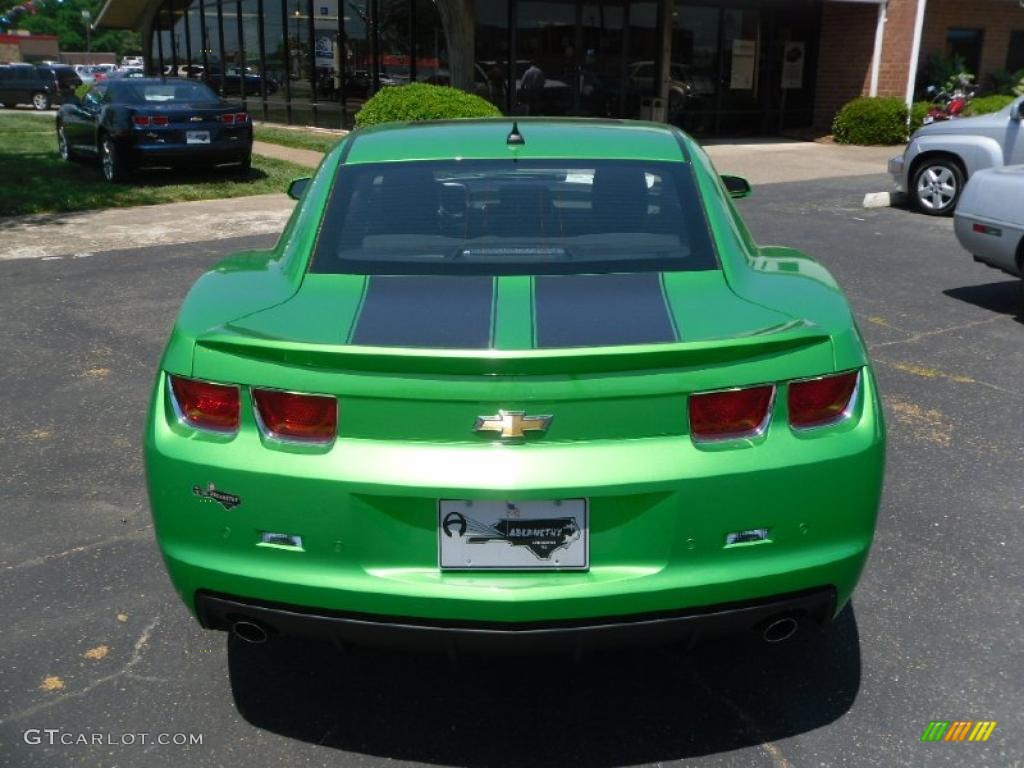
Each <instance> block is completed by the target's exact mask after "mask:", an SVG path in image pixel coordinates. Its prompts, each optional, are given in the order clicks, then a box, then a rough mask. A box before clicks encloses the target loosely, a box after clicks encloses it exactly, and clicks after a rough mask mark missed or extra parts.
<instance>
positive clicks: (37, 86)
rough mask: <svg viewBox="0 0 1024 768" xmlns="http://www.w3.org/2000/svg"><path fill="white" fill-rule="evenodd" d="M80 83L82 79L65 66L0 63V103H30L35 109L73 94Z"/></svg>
mask: <svg viewBox="0 0 1024 768" xmlns="http://www.w3.org/2000/svg"><path fill="white" fill-rule="evenodd" d="M81 84H82V79H81V78H80V77H79V76H78V74H77V73H76V72H75V70H74V69H72V68H71V67H68V66H61V65H58V66H46V67H34V66H31V65H26V64H14V65H10V66H6V67H0V107H10V108H13V107H16V106H17V105H19V104H31V105H32V106H33V107H34V108H36V109H38V110H43V109H49V108H50V107H52V106H56V105H58V104H63V103H65V102H66V101H68V99H71V98H73V97H74V95H75V88H77V87H78V86H80V85H81Z"/></svg>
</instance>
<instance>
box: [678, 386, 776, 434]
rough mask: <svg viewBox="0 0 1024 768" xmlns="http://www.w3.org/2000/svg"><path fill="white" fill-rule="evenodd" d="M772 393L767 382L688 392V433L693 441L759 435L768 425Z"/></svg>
mask: <svg viewBox="0 0 1024 768" xmlns="http://www.w3.org/2000/svg"><path fill="white" fill-rule="evenodd" d="M774 395H775V387H774V386H772V385H770V384H768V385H764V386H759V387H747V388H745V389H729V390H724V391H721V392H702V393H698V394H695V395H690V433H691V434H692V435H693V438H694V439H695V440H724V439H728V438H737V437H754V436H756V435H759V434H761V432H763V431H764V429H765V427H766V426H767V425H768V418H769V411H770V409H771V404H772V399H773V397H774Z"/></svg>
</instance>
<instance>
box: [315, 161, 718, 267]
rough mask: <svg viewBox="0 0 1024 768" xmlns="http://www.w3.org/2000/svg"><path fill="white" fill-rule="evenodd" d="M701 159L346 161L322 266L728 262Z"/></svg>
mask: <svg viewBox="0 0 1024 768" xmlns="http://www.w3.org/2000/svg"><path fill="white" fill-rule="evenodd" d="M717 268H718V262H717V259H716V258H715V254H714V250H713V248H712V245H711V238H710V236H709V233H708V228H707V222H706V219H705V217H704V212H703V209H702V207H701V201H700V197H699V195H698V193H697V190H696V185H695V183H694V179H693V172H692V169H691V168H690V166H689V165H688V164H686V163H681V162H655V161H651V162H646V161H632V160H518V161H517V160H513V159H508V160H450V161H431V162H394V163H374V164H355V165H342V166H341V168H340V169H339V171H338V175H337V178H336V179H335V182H334V187H333V189H332V191H331V195H330V200H329V201H328V205H327V211H326V214H325V216H324V221H323V225H322V226H321V230H320V235H319V238H318V241H317V246H316V250H315V253H314V257H313V261H312V264H311V266H310V270H311V271H312V272H319V273H350V274H399V275H401V274H476V275H480V274H483V275H514V274H583V273H601V272H643V271H662V270H703V269H717Z"/></svg>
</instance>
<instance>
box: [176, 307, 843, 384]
mask: <svg viewBox="0 0 1024 768" xmlns="http://www.w3.org/2000/svg"><path fill="white" fill-rule="evenodd" d="M830 342H831V339H830V336H829V334H828V333H827V332H826V331H824V330H823V329H822V328H821V327H819V326H817V325H814V324H812V323H807V322H805V321H802V320H797V321H793V322H789V323H785V324H783V325H779V326H775V327H772V328H766V329H763V330H761V331H758V332H756V333H753V334H750V335H745V336H734V337H730V338H727V339H710V340H701V341H690V342H685V341H684V342H673V343H669V344H646V345H635V346H614V347H586V348H559V349H517V350H504V349H487V350H461V349H459V350H452V349H407V348H397V347H366V346H355V345H347V344H313V343H309V342H301V341H289V340H286V339H278V338H267V337H258V336H251V335H248V334H240V333H236V332H232V331H230V330H227V329H225V328H219V329H217V330H216V331H212V332H209V333H207V334H204V335H203V336H202V337H200V338H199V339H198V340H197V341H196V356H199V355H201V354H202V351H203V350H209V351H211V352H220V353H224V354H228V355H236V356H240V357H243V358H247V359H254V360H262V361H265V362H268V363H277V364H281V365H290V366H298V367H302V368H314V369H320V370H338V371H368V372H383V373H410V374H411V373H424V374H451V375H473V374H498V375H517V374H529V375H545V374H567V373H577V374H579V373H614V372H621V371H633V370H651V369H668V368H690V367H708V366H714V365H723V364H728V363H732V362H736V361H740V360H749V359H751V358H757V357H762V356H765V355H770V354H778V353H780V352H790V351H795V350H798V349H802V348H806V347H811V346H815V345H817V344H824V343H830Z"/></svg>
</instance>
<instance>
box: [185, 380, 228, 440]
mask: <svg viewBox="0 0 1024 768" xmlns="http://www.w3.org/2000/svg"><path fill="white" fill-rule="evenodd" d="M168 379H169V380H170V383H171V394H172V395H173V398H174V403H175V406H176V408H177V412H178V416H179V417H180V418H181V420H182V421H184V422H185V423H186V424H188V425H189V426H191V427H196V428H197V429H209V430H213V431H215V432H235V431H237V430H238V418H239V417H238V414H239V389H238V387H236V386H234V385H231V384H213V383H211V382H208V381H197V380H196V379H186V378H184V377H182V376H173V375H172V376H168Z"/></svg>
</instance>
